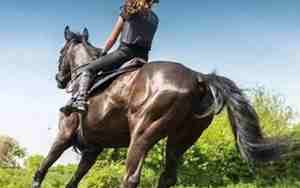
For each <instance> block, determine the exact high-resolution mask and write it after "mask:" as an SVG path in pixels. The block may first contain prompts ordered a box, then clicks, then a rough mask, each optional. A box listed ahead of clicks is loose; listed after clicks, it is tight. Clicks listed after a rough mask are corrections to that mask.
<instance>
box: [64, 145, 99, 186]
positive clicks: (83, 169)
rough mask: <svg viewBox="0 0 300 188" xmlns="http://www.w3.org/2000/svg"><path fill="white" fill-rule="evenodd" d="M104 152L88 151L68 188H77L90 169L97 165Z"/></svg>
mask: <svg viewBox="0 0 300 188" xmlns="http://www.w3.org/2000/svg"><path fill="white" fill-rule="evenodd" d="M101 151H102V149H97V150H87V151H84V152H83V153H82V157H81V159H80V162H79V165H78V168H77V170H76V172H75V174H74V175H73V177H72V179H71V181H70V182H69V183H68V185H67V186H66V188H77V187H78V184H79V182H80V180H81V179H82V178H83V177H84V176H85V174H86V173H87V172H88V171H89V170H90V168H91V167H92V166H93V165H94V164H95V162H96V159H97V156H98V155H99V153H100V152H101Z"/></svg>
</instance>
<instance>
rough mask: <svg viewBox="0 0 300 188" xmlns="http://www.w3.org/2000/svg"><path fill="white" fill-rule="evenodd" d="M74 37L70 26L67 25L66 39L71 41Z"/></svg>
mask: <svg viewBox="0 0 300 188" xmlns="http://www.w3.org/2000/svg"><path fill="white" fill-rule="evenodd" d="M72 37H73V34H72V32H71V30H70V27H69V26H68V25H67V26H66V28H65V39H66V41H69V40H71V39H72Z"/></svg>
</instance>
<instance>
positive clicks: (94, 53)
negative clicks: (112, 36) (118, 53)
mask: <svg viewBox="0 0 300 188" xmlns="http://www.w3.org/2000/svg"><path fill="white" fill-rule="evenodd" d="M73 40H74V41H77V42H81V43H82V44H83V46H84V47H85V49H86V50H87V52H88V54H89V55H90V56H91V58H92V59H97V58H99V57H100V56H101V53H102V51H103V49H102V48H97V47H95V46H94V45H93V44H91V43H90V42H89V41H88V39H84V37H83V36H82V35H81V34H80V33H73Z"/></svg>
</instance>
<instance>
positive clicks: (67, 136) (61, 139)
mask: <svg viewBox="0 0 300 188" xmlns="http://www.w3.org/2000/svg"><path fill="white" fill-rule="evenodd" d="M77 128H78V118H77V116H75V115H71V116H69V117H65V116H63V115H62V116H61V117H60V120H59V132H58V136H57V137H56V139H55V141H54V143H53V144H52V146H51V149H50V151H49V153H48V155H47V157H46V158H45V160H44V161H43V162H42V164H41V166H40V168H39V169H38V170H37V172H36V173H35V175H34V177H33V182H32V188H40V187H41V184H42V181H43V180H44V178H45V176H46V173H47V171H48V169H49V168H50V167H51V166H52V165H53V163H54V162H55V161H56V160H57V159H58V158H59V157H60V156H61V154H62V153H63V152H64V151H65V150H66V149H68V148H69V147H70V146H71V145H72V140H73V138H74V136H75V135H76V130H77Z"/></svg>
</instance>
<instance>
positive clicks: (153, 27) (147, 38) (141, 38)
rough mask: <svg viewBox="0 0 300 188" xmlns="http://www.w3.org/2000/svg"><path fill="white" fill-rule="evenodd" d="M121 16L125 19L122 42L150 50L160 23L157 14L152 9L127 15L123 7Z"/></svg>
mask: <svg viewBox="0 0 300 188" xmlns="http://www.w3.org/2000/svg"><path fill="white" fill-rule="evenodd" d="M120 16H121V17H122V18H123V19H124V21H125V22H124V26H123V30H122V36H121V43H125V44H128V45H134V46H138V47H142V48H145V49H147V50H150V49H151V46H152V41H153V38H154V35H155V33H156V31H157V28H158V24H159V19H158V17H157V15H156V14H155V13H154V12H153V11H152V10H151V11H149V13H147V14H142V13H137V14H134V15H131V16H125V13H124V8H123V9H122V12H121V14H120Z"/></svg>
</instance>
